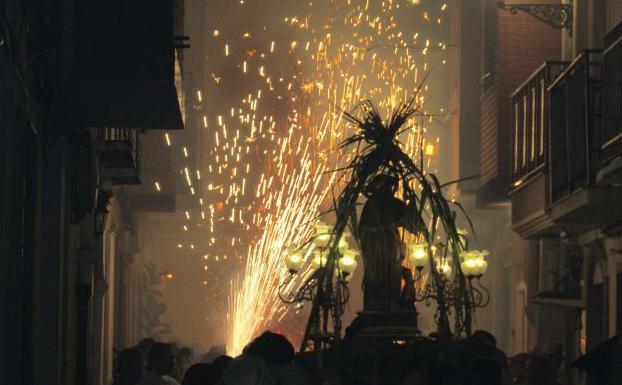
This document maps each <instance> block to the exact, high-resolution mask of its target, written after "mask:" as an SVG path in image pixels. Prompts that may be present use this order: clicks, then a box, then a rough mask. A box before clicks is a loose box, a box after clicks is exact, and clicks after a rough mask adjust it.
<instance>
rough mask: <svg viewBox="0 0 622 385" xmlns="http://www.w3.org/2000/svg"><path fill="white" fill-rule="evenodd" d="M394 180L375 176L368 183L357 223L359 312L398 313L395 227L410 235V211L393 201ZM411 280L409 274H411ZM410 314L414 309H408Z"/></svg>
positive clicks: (400, 251)
mask: <svg viewBox="0 0 622 385" xmlns="http://www.w3.org/2000/svg"><path fill="white" fill-rule="evenodd" d="M397 188H398V180H397V178H395V177H393V176H391V175H387V174H378V175H376V176H375V177H374V178H373V179H372V180H371V181H370V183H369V185H368V186H367V188H366V191H365V195H366V196H367V201H366V202H365V205H364V206H363V212H362V213H361V219H360V221H359V233H360V234H359V236H360V240H361V254H362V257H363V264H364V270H365V271H364V276H363V311H372V312H383V311H389V312H399V311H401V310H403V306H402V304H401V302H402V301H401V297H402V295H401V290H400V289H401V280H402V260H403V259H404V253H405V252H404V248H405V247H404V242H403V241H402V239H401V238H400V234H399V232H398V228H399V227H404V228H406V229H407V230H409V231H411V232H414V231H415V230H416V226H413V221H412V219H411V218H413V216H411V215H408V212H409V209H411V207H409V206H407V205H406V204H405V203H404V202H403V201H401V200H400V199H398V198H396V197H395V192H396V191H397ZM411 277H412V274H411ZM411 310H414V307H413V308H412V309H411Z"/></svg>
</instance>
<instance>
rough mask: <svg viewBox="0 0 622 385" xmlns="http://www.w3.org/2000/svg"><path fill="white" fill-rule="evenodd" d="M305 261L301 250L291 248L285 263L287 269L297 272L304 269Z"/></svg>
mask: <svg viewBox="0 0 622 385" xmlns="http://www.w3.org/2000/svg"><path fill="white" fill-rule="evenodd" d="M304 263H305V260H304V257H303V255H302V252H301V251H300V250H296V249H289V250H288V253H287V256H286V257H285V265H286V266H287V270H289V271H290V272H292V273H297V272H299V271H300V269H302V265H303V264H304Z"/></svg>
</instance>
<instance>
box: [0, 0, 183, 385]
mask: <svg viewBox="0 0 622 385" xmlns="http://www.w3.org/2000/svg"><path fill="white" fill-rule="evenodd" d="M110 20H114V22H113V23H111V22H110ZM0 31H1V32H0V84H2V90H1V91H0V105H1V106H2V107H0V131H1V132H2V134H3V136H4V138H3V140H2V141H1V144H0V147H1V149H0V152H1V153H2V155H1V156H2V159H1V161H0V180H1V181H2V184H3V188H2V189H1V192H0V202H1V206H0V293H2V294H0V307H1V308H2V312H1V316H0V383H2V384H58V385H61V384H63V385H64V384H97V385H99V384H108V383H110V382H111V379H112V375H113V364H114V358H115V354H116V353H118V350H119V349H121V348H123V347H126V346H128V345H132V344H135V343H136V342H137V340H138V339H139V338H142V337H145V336H147V335H148V334H149V333H150V332H151V330H150V329H149V328H152V327H153V324H154V323H156V324H157V317H155V320H154V319H153V317H152V319H151V320H150V319H149V317H148V316H147V312H146V310H153V311H154V312H155V313H157V312H158V310H159V309H158V303H157V302H156V303H155V304H153V303H152V304H150V303H148V302H147V300H146V299H147V298H149V296H148V295H147V294H148V293H149V291H150V290H153V288H154V286H157V282H154V280H156V281H157V280H158V279H160V278H161V277H159V276H158V272H157V270H155V268H153V266H151V267H150V265H149V263H148V260H147V258H146V257H145V256H142V255H141V253H140V247H139V245H138V237H139V236H140V231H141V228H140V226H139V225H138V224H139V222H140V221H139V216H140V213H141V212H144V211H154V210H155V211H161V210H167V209H170V210H172V209H174V206H175V204H174V198H175V196H174V190H167V189H166V186H173V187H174V179H175V178H174V175H173V172H172V169H171V164H170V161H171V154H170V151H169V152H168V153H167V151H166V148H165V145H164V144H163V143H162V140H161V136H160V135H158V139H160V142H159V143H156V142H153V143H152V141H151V138H152V135H150V133H149V132H150V130H162V129H166V130H181V129H182V128H183V118H182V115H183V111H184V107H185V106H184V102H183V98H180V96H181V95H182V88H181V86H182V82H181V80H182V79H181V71H180V70H179V69H180V68H182V58H183V56H182V51H181V49H182V48H184V47H185V46H186V44H185V38H184V37H183V3H182V2H178V1H174V2H172V1H156V2H153V1H132V2H122V1H120V2H117V1H115V2H112V3H111V2H101V1H96V0H93V1H83V2H72V1H65V0H51V1H36V2H30V3H28V7H26V6H25V3H23V2H3V3H2V5H0ZM176 69H177V70H176ZM176 75H177V76H176ZM154 151H156V153H157V154H158V155H157V157H154V156H153V152H154ZM150 154H151V155H150ZM154 159H156V160H157V161H154ZM167 162H168V163H167ZM154 180H157V181H161V183H162V185H163V187H164V188H163V189H162V190H161V191H160V189H155V188H154V183H155V182H154ZM169 188H172V187H169ZM160 310H161V309H160Z"/></svg>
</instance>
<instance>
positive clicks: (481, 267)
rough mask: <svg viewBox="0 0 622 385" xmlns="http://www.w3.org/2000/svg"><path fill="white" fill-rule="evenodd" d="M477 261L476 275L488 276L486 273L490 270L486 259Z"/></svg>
mask: <svg viewBox="0 0 622 385" xmlns="http://www.w3.org/2000/svg"><path fill="white" fill-rule="evenodd" d="M475 261H476V262H477V271H476V273H477V274H476V275H477V276H480V275H484V274H486V271H487V270H488V262H486V260H485V259H476V260H475Z"/></svg>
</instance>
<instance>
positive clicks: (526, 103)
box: [512, 62, 568, 186]
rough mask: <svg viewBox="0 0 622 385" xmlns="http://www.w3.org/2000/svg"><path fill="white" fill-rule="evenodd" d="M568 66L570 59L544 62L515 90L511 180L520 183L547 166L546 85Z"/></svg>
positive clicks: (513, 99)
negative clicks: (567, 60)
mask: <svg viewBox="0 0 622 385" xmlns="http://www.w3.org/2000/svg"><path fill="white" fill-rule="evenodd" d="M567 66H568V63H567V62H545V63H543V64H542V65H541V66H540V67H539V68H538V69H537V70H536V71H535V72H534V73H533V74H532V75H531V76H530V77H529V78H528V79H527V80H526V81H525V82H523V84H521V85H520V86H519V87H518V88H517V89H516V91H514V93H512V106H513V118H514V125H513V129H512V143H513V157H512V161H513V165H512V179H513V181H514V184H515V185H517V186H518V185H520V184H521V183H523V182H525V181H526V180H528V179H529V178H530V177H531V176H533V175H535V174H536V173H537V172H538V171H542V170H543V168H544V166H545V163H546V154H547V146H546V139H547V131H548V126H549V122H548V117H547V114H546V112H547V110H548V97H547V95H548V94H547V88H548V86H549V85H550V84H551V83H552V82H553V80H555V78H556V77H557V76H558V75H559V74H560V73H561V72H562V71H563V70H564V69H565V68H566V67H567Z"/></svg>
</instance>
